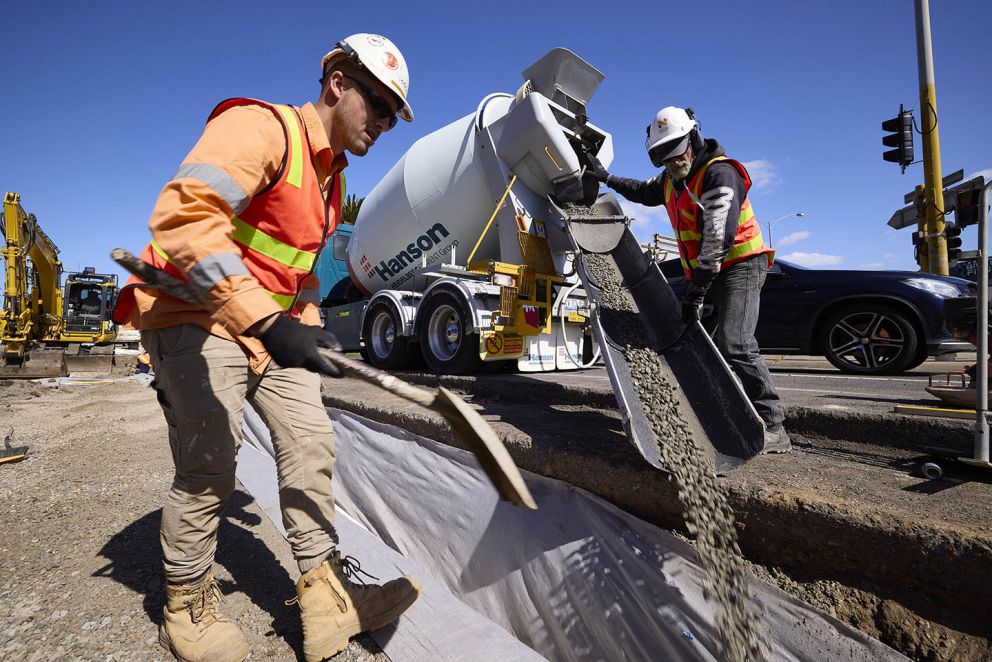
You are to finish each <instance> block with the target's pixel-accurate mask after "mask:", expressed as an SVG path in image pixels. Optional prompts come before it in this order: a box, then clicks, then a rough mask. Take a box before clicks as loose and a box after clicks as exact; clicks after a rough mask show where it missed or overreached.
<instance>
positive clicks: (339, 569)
mask: <svg viewBox="0 0 992 662" xmlns="http://www.w3.org/2000/svg"><path fill="white" fill-rule="evenodd" d="M321 65H322V69H321V77H320V83H321V89H320V95H319V97H318V98H317V100H316V101H314V102H313V103H308V104H306V105H303V106H288V105H280V104H272V103H267V102H264V101H258V100H253V99H231V100H228V101H225V102H223V103H221V104H220V105H219V106H218V107H217V108H216V109H215V110H214V112H213V113H212V114H211V116H210V119H209V120H208V122H207V125H206V128H205V129H204V131H203V134H202V135H201V136H200V139H199V141H198V142H197V143H196V145H195V146H194V147H193V149H192V151H190V153H189V155H188V156H187V157H186V159H185V160H184V161H183V163H182V165H181V166H180V167H179V171H178V172H177V173H176V175H175V177H174V178H173V179H172V180H171V181H169V182H168V183H167V184H166V185H165V188H164V189H163V190H162V192H161V194H160V195H159V198H158V202H157V203H156V205H155V209H154V211H153V212H152V216H151V220H150V222H149V227H150V229H151V234H152V240H151V242H150V243H149V245H148V246H147V247H146V248H145V250H144V252H143V253H142V255H141V258H142V259H143V260H144V261H145V262H147V263H148V264H150V265H152V266H154V267H156V268H159V269H163V270H165V271H167V272H169V273H171V274H172V275H174V276H177V277H179V278H181V279H183V280H185V281H187V282H188V283H189V284H190V285H191V286H192V287H193V288H195V289H196V290H198V291H199V292H200V293H201V294H202V295H203V298H204V300H205V301H206V306H205V308H206V309H202V308H199V307H197V306H195V305H192V304H189V303H185V302H183V301H180V300H179V299H176V298H173V297H170V296H168V295H166V294H163V293H162V292H160V291H157V290H154V289H150V288H144V287H142V285H143V283H141V282H140V281H138V280H137V279H132V281H131V282H129V283H128V285H127V286H126V287H125V288H123V290H122V292H121V295H120V297H119V300H118V304H117V306H116V309H115V314H114V317H115V319H116V320H117V321H118V322H120V323H129V324H130V325H132V326H134V327H136V328H138V329H140V330H141V342H142V344H143V345H144V347H145V348H147V350H148V353H149V355H150V357H151V362H152V365H153V367H154V370H155V388H156V390H157V391H158V397H159V401H160V403H161V405H162V410H163V412H164V413H165V418H166V420H167V422H168V424H169V441H170V444H171V446H172V454H173V458H174V462H175V467H176V474H175V479H174V481H173V483H172V487H171V489H170V491H169V494H168V498H167V500H166V504H165V507H164V509H163V511H162V527H161V542H162V551H163V557H164V559H163V566H164V571H165V578H166V584H167V585H166V599H167V602H166V606H165V610H164V616H165V618H164V622H163V623H162V626H161V628H160V631H159V642H160V643H161V644H162V645H163V646H164V647H165V648H167V649H169V650H170V651H171V652H172V653H173V654H174V655H175V656H176V658H177V659H179V660H182V661H184V662H207V661H209V662H242V661H243V660H244V659H245V658H247V657H248V654H249V650H248V643H247V641H246V639H245V637H244V635H243V634H242V633H241V631H240V630H239V628H238V627H237V625H235V624H234V623H233V622H232V621H230V620H229V619H227V618H226V617H225V616H224V615H223V614H222V613H221V611H220V607H219V602H220V598H221V593H220V588H219V587H218V584H217V581H216V580H215V579H214V576H213V571H212V567H213V560H214V552H215V550H216V547H217V528H218V525H219V524H220V518H221V514H222V513H223V511H224V506H225V504H226V503H227V500H228V498H229V497H230V496H231V493H232V492H233V490H234V485H235V458H236V454H237V450H238V447H239V445H240V443H241V438H242V437H241V434H242V433H241V430H242V418H243V411H244V410H243V407H244V402H245V400H247V401H248V402H249V403H250V404H251V405H252V407H254V408H255V410H256V411H257V412H258V414H259V415H260V416H261V418H262V420H263V421H265V423H266V425H267V426H268V428H269V430H270V432H271V435H272V442H273V446H274V448H275V456H276V457H275V460H276V465H277V467H278V481H279V501H280V507H281V509H282V517H283V523H284V524H285V527H286V531H287V537H288V540H289V543H290V545H291V547H292V551H293V555H294V557H295V559H296V561H297V564H298V565H299V568H300V572H301V574H302V576H301V577H300V579H299V582H298V583H297V586H296V597H295V598H294V600H293V602H295V603H297V604H299V607H300V612H301V618H302V621H303V653H304V657H305V658H306V660H307V662H316V661H317V660H323V659H325V658H327V657H330V656H332V655H334V654H336V653H338V652H339V651H341V650H343V649H344V648H345V647H346V646H347V644H348V640H349V639H350V638H351V637H353V636H354V635H356V634H358V633H359V632H363V631H366V630H374V629H376V628H379V627H382V626H383V625H386V624H387V623H390V622H392V621H394V620H396V618H398V617H399V616H400V614H402V613H403V611H404V610H406V609H407V608H408V607H409V606H410V605H411V604H412V603H413V602H414V600H416V599H417V596H418V595H419V592H420V587H419V585H418V583H417V582H416V580H414V579H412V578H409V577H402V578H399V579H394V580H392V581H390V582H387V583H386V584H384V585H382V586H379V585H371V584H355V583H352V582H351V581H349V579H348V577H350V576H353V573H354V572H355V570H356V569H357V568H356V566H354V564H353V563H352V562H351V561H350V560H348V559H346V558H345V557H344V555H342V554H340V553H339V552H338V550H337V547H336V546H337V534H336V532H335V529H334V525H333V522H334V499H333V496H332V494H331V473H332V469H333V464H334V437H333V432H332V427H331V421H330V420H329V418H328V416H327V413H326V410H325V409H324V406H323V403H322V401H321V397H320V376H319V374H318V372H324V373H331V374H333V373H336V376H340V372H337V371H336V368H335V367H334V366H333V365H332V364H331V363H330V362H328V361H327V360H326V359H324V358H323V357H322V356H321V355H320V354H319V352H318V347H325V348H332V349H340V345H339V344H338V342H337V340H336V339H335V338H334V336H333V335H332V334H330V333H329V332H327V331H325V330H324V329H322V328H321V326H320V317H319V314H318V309H317V304H318V291H319V284H318V283H317V279H316V277H315V276H314V275H313V270H314V265H315V262H316V260H317V256H318V254H319V252H320V251H321V250H322V248H323V247H324V245H325V244H326V243H327V240H328V238H329V237H330V235H331V233H332V232H333V230H334V227H335V225H336V224H337V221H338V217H339V215H340V213H341V201H342V200H343V199H344V177H343V175H342V170H343V169H344V167H345V166H346V165H347V163H348V162H347V157H346V156H345V152H350V153H351V154H353V155H355V156H364V155H365V154H366V153H367V152H368V151H369V149H370V148H371V147H372V145H374V144H375V142H376V141H377V140H378V139H379V138H380V137H381V135H382V134H383V133H385V132H387V131H389V130H390V129H392V128H393V127H394V126H395V124H396V121H397V118H398V117H401V118H403V119H404V120H406V121H408V122H409V121H412V120H413V112H412V111H411V109H410V105H409V103H408V102H407V99H406V97H407V92H408V89H409V72H408V70H407V65H406V61H405V59H404V58H403V55H402V54H401V53H400V51H399V50H398V49H397V48H396V46H395V45H394V44H393V43H392V42H391V41H390V40H389V39H386V38H385V37H382V36H379V35H375V34H364V33H362V34H355V35H351V36H350V37H347V38H345V39H342V40H341V41H339V42H338V43H337V44H336V45H335V47H334V48H333V49H331V51H330V52H329V53H327V54H326V55H325V56H324V58H323V60H322V63H321ZM277 590H278V589H277Z"/></svg>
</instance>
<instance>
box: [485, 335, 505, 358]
mask: <svg viewBox="0 0 992 662" xmlns="http://www.w3.org/2000/svg"><path fill="white" fill-rule="evenodd" d="M502 351H503V336H502V335H500V334H498V333H494V334H492V335H491V336H489V337H487V338H486V353H488V354H499V353H500V352H502Z"/></svg>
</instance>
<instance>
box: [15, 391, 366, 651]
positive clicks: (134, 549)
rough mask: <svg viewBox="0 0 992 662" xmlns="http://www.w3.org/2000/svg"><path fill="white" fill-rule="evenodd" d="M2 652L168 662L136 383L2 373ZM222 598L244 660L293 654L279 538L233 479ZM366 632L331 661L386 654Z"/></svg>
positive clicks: (156, 435)
mask: <svg viewBox="0 0 992 662" xmlns="http://www.w3.org/2000/svg"><path fill="white" fill-rule="evenodd" d="M11 429H13V439H12V441H11V443H12V444H13V445H14V446H23V445H27V446H28V447H29V451H28V452H29V455H28V458H27V459H25V460H23V461H21V462H18V463H8V464H0V559H2V560H3V561H2V562H3V572H2V573H0V660H11V661H13V660H18V661H23V662H41V661H42V660H45V661H49V660H99V661H100V662H108V661H120V662H133V661H135V660H142V661H149V662H154V661H163V662H164V661H167V660H172V659H173V658H172V656H171V655H170V654H169V653H168V652H166V651H165V650H163V649H162V648H161V647H159V644H158V635H157V628H158V624H159V623H160V622H161V619H162V605H163V604H164V594H163V590H162V581H163V580H162V571H161V550H160V548H159V542H158V528H159V521H160V515H161V503H162V502H163V500H164V498H165V493H166V489H167V488H168V486H169V484H170V482H171V480H172V461H171V457H170V453H169V446H168V440H167V439H168V437H167V432H166V426H165V421H164V419H163V417H162V413H161V410H160V409H159V407H158V403H157V402H156V400H155V393H154V391H152V389H150V388H146V387H142V386H140V385H138V384H136V383H128V382H124V383H111V384H97V385H92V386H71V387H59V388H50V387H45V386H40V385H38V384H35V383H32V382H14V381H0V437H2V436H4V435H7V434H8V433H9V432H10V431H11ZM215 572H216V574H217V576H218V579H219V581H220V584H221V588H222V590H223V592H224V593H225V599H224V603H223V609H224V611H225V613H226V614H228V615H229V616H231V617H233V618H235V619H236V620H237V622H238V624H239V625H240V626H241V628H242V630H243V631H244V633H245V635H246V636H247V637H248V641H249V643H250V644H251V648H252V659H255V660H273V661H276V660H280V661H281V660H286V661H289V660H297V659H300V660H302V631H301V629H300V623H299V615H298V608H297V607H295V606H292V607H287V606H286V605H285V604H284V601H285V600H286V599H287V598H290V597H292V596H293V595H294V582H295V580H296V578H297V576H298V573H297V571H296V567H295V563H294V562H293V561H292V557H291V554H290V552H289V546H288V544H287V543H286V542H285V540H283V538H282V537H281V536H280V535H279V533H278V532H277V531H276V529H275V527H273V526H272V525H271V523H270V522H269V521H268V520H267V519H266V518H265V516H264V515H263V514H262V513H261V511H260V510H259V509H258V508H257V507H256V506H255V504H254V502H252V501H251V498H250V497H249V496H248V495H247V494H245V493H244V492H243V491H241V490H240V489H239V490H238V491H236V492H235V495H234V497H233V498H232V500H231V503H230V504H229V506H228V509H227V513H226V516H225V518H224V521H223V523H222V524H221V530H220V537H219V549H218V554H217V565H216V566H215ZM376 651H378V647H377V646H376V645H375V643H374V642H372V640H371V639H369V638H368V637H366V636H363V637H360V638H359V639H357V640H355V641H352V642H351V644H350V645H349V647H348V649H347V650H345V651H344V652H342V653H341V654H339V655H338V656H336V657H335V658H333V659H334V660H336V661H338V662H344V661H353V660H379V661H380V662H383V661H384V660H386V657H385V656H384V655H383V654H382V653H381V652H376Z"/></svg>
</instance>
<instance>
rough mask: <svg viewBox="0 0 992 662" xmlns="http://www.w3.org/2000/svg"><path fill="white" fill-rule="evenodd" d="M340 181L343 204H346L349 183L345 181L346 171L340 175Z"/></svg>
mask: <svg viewBox="0 0 992 662" xmlns="http://www.w3.org/2000/svg"><path fill="white" fill-rule="evenodd" d="M338 181H339V182H340V186H341V204H344V198H345V193H346V192H347V189H348V182H346V181H345V179H344V171H341V172H339V173H338Z"/></svg>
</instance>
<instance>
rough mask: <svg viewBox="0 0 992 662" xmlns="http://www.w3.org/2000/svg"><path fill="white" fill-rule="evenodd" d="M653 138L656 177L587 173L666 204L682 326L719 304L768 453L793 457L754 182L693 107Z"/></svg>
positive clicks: (673, 112) (725, 337)
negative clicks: (759, 330) (769, 338)
mask: <svg viewBox="0 0 992 662" xmlns="http://www.w3.org/2000/svg"><path fill="white" fill-rule="evenodd" d="M647 134H648V136H647V143H646V145H647V151H648V157H649V158H650V159H651V163H652V164H654V166H655V167H657V168H661V167H664V168H665V169H664V170H663V171H662V172H661V173H660V174H659V175H658V176H656V177H654V178H652V179H649V180H647V181H641V180H635V179H624V178H622V177H616V176H614V175H611V174H610V173H609V172H607V171H606V169H605V168H604V167H603V165H602V164H601V163H600V162H599V160H598V159H597V158H596V157H595V156H592V155H590V159H589V160H590V165H589V168H588V172H589V173H591V174H592V175H593V176H594V177H595V178H596V179H597V180H599V181H600V182H602V183H604V184H606V185H607V186H609V187H610V188H611V189H613V190H614V191H616V192H617V193H619V194H620V195H622V196H624V197H625V198H627V199H628V200H630V201H631V202H636V203H639V204H642V205H646V206H649V207H653V206H658V205H662V204H663V205H665V208H666V210H667V211H668V218H669V220H670V221H671V223H672V228H674V230H675V237H676V240H677V242H678V247H679V255H680V257H681V258H682V269H683V271H684V273H685V277H686V280H687V281H688V284H689V285H688V288H687V289H686V292H685V294H684V296H683V300H682V317H683V322H684V323H685V324H694V323H695V322H696V320H698V319H699V315H700V311H701V309H702V306H703V303H704V301H705V300H707V298H708V300H709V301H710V302H711V303H712V304H713V306H714V307H715V308H716V312H717V315H718V320H717V330H716V345H717V347H718V348H719V350H720V353H721V354H722V355H723V357H724V359H726V361H727V362H728V363H729V364H730V366H731V368H732V369H733V371H734V373H735V374H736V375H737V376H738V378H740V381H741V384H742V386H743V387H744V392H745V393H746V394H747V396H748V398H749V399H750V400H751V402H752V403H754V407H755V409H756V410H757V412H758V414H759V415H760V416H761V418H762V420H763V421H764V424H765V440H764V448H763V449H762V452H763V453H784V452H787V451H789V450H791V448H792V444H791V441H790V439H789V435H788V433H787V432H786V431H785V427H784V426H783V424H782V422H783V420H784V419H785V414H784V412H783V411H782V404H781V402H780V400H779V396H778V393H776V391H775V387H774V385H773V384H772V379H771V375H770V374H769V372H768V367H767V366H766V365H765V361H764V359H763V358H762V357H761V354H760V353H759V351H758V342H757V340H755V338H754V331H755V328H756V327H757V324H758V308H759V303H760V297H761V287H762V285H764V282H765V277H766V275H767V273H768V267H770V266H771V264H772V259H773V257H774V251H773V250H772V249H770V248H768V247H767V246H765V244H764V241H763V240H762V238H761V228H760V227H759V225H758V221H757V219H756V218H755V216H754V210H753V209H752V207H751V202H750V201H749V200H748V197H747V193H748V189H749V188H750V187H751V178H750V177H749V176H748V173H747V170H746V169H745V168H744V166H743V165H742V164H741V163H739V162H738V161H735V160H733V159H729V158H727V157H726V156H725V152H724V149H723V147H722V146H721V145H720V144H719V143H718V142H717V141H716V140H713V139H712V138H707V139H704V138H703V136H702V134H701V133H700V131H699V122H698V121H697V120H696V118H695V116H694V114H693V112H692V109H691V108H685V109H683V108H677V107H675V106H668V107H666V108H662V109H661V110H660V111H658V113H657V115H656V116H655V117H654V119H653V120H652V121H651V123H650V124H649V125H648V127H647Z"/></svg>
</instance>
